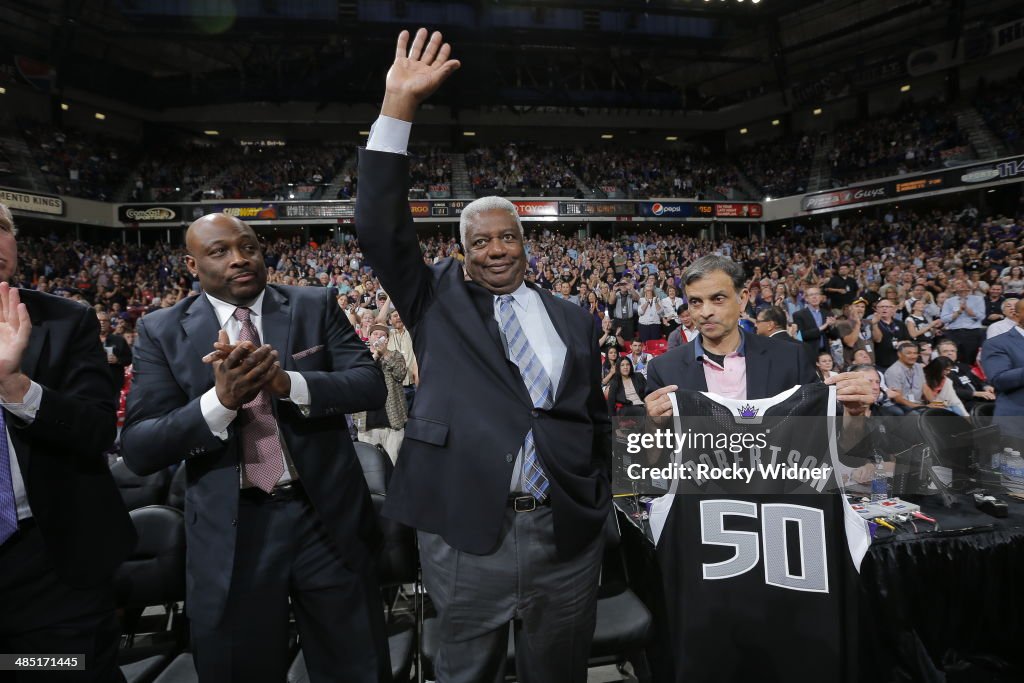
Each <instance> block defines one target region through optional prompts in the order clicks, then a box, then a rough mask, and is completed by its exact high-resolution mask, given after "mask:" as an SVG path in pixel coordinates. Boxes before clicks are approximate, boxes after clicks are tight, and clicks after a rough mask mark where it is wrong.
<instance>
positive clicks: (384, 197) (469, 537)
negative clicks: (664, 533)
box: [356, 149, 611, 557]
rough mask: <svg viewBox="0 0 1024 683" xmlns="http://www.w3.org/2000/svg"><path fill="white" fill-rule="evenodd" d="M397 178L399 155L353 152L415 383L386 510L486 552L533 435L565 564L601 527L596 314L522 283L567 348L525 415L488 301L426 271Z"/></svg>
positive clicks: (445, 269) (523, 393)
mask: <svg viewBox="0 0 1024 683" xmlns="http://www.w3.org/2000/svg"><path fill="white" fill-rule="evenodd" d="M408 179H409V159H408V157H407V156H405V155H402V154H389V153H385V152H374V151H370V150H365V149H361V150H359V197H358V199H357V201H356V230H357V231H358V235H359V244H360V247H361V248H362V250H363V253H364V254H365V255H366V260H367V262H368V263H369V264H370V265H372V266H373V269H374V272H375V273H376V274H377V275H378V277H379V278H380V281H381V283H382V284H383V285H384V288H385V289H386V290H387V291H388V294H389V295H390V296H391V299H392V301H394V303H395V308H396V309H397V310H398V312H399V314H400V315H401V316H402V321H403V322H404V323H405V325H406V327H407V328H409V330H410V332H411V334H412V342H413V350H414V351H415V353H416V360H417V363H418V366H419V375H420V384H419V387H418V388H417V390H416V400H415V401H413V404H412V414H411V415H410V416H409V421H408V422H407V423H406V425H405V441H404V442H403V443H402V450H401V452H400V453H399V456H398V462H397V464H396V467H395V472H394V474H393V475H392V478H391V484H390V486H389V488H388V496H387V501H386V503H385V505H384V514H385V515H387V516H389V517H391V518H393V519H395V520H397V521H399V522H402V523H404V524H407V525H409V526H413V527H416V528H418V529H422V530H424V531H428V532H432V533H436V534H439V535H441V536H442V537H443V538H444V539H445V541H446V542H447V543H448V544H449V545H451V546H453V547H455V548H458V549H459V550H463V551H466V552H471V553H476V554H486V553H489V552H492V551H493V550H494V549H495V548H497V547H498V545H499V543H500V541H501V531H502V525H503V523H504V520H505V511H506V508H507V503H506V501H507V498H508V494H509V485H510V483H511V481H512V471H513V468H514V463H515V456H516V454H517V453H518V452H519V449H520V448H521V447H522V445H523V440H524V438H525V437H526V433H527V432H528V431H529V430H530V429H533V435H534V441H535V442H536V445H537V454H538V457H539V459H540V461H541V464H542V466H543V468H544V471H545V473H546V474H547V476H548V480H549V482H550V488H549V495H550V498H551V509H552V514H553V518H554V532H555V543H556V545H557V548H558V552H559V554H560V555H562V556H563V557H571V556H573V555H575V554H577V553H578V552H579V551H580V550H581V549H582V548H584V547H586V546H587V545H588V544H589V543H590V542H591V541H593V539H594V538H595V537H596V536H597V534H598V533H600V532H601V529H602V527H603V525H604V523H605V520H606V519H607V517H608V512H609V510H610V505H611V497H610V486H609V481H608V472H609V458H610V448H611V441H610V436H611V421H610V419H609V417H608V410H607V407H606V404H605V399H604V396H603V394H602V392H601V374H600V373H601V355H600V351H599V349H598V347H597V339H598V330H597V329H596V326H595V324H594V319H593V317H592V316H591V315H590V314H589V313H588V312H586V311H585V310H583V309H582V308H580V307H579V306H577V305H575V304H571V303H569V302H567V301H563V300H561V299H556V298H555V297H553V296H551V295H550V294H548V293H547V292H543V291H540V290H537V288H536V287H535V286H534V287H533V289H535V290H537V291H539V292H540V296H541V300H542V301H543V304H544V307H545V309H546V311H547V313H548V316H549V317H550V318H551V322H552V324H553V325H554V327H555V330H556V332H557V333H558V335H559V336H560V337H561V339H562V341H563V342H564V343H565V346H566V356H565V361H564V367H563V370H562V377H561V380H560V382H559V385H558V387H557V388H556V391H555V396H554V404H553V405H552V407H551V408H550V409H548V410H538V409H534V407H533V402H532V401H531V399H530V394H529V392H528V391H527V389H526V386H525V385H524V384H523V380H522V377H521V376H520V374H519V369H518V368H517V367H516V365H515V364H513V363H512V362H511V361H509V360H508V359H507V357H506V350H505V345H504V343H503V342H502V340H501V336H500V333H499V330H498V324H497V322H496V321H495V320H494V298H493V295H492V294H491V293H490V292H488V291H487V290H486V289H484V288H483V287H481V286H479V285H477V284H475V283H473V282H469V281H467V280H466V277H465V271H464V270H463V268H462V264H461V263H460V262H459V261H456V260H453V259H443V260H442V261H441V262H440V263H437V264H436V265H433V266H427V265H426V264H425V263H424V261H423V253H422V251H421V250H420V244H419V240H418V239H417V237H416V230H415V226H414V224H413V221H412V216H411V214H410V212H409V201H408V194H407V193H408Z"/></svg>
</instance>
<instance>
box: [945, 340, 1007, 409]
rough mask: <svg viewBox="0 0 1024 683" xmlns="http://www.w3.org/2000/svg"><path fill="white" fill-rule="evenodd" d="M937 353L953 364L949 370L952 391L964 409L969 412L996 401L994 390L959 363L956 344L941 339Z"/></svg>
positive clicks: (966, 366) (965, 365)
mask: <svg viewBox="0 0 1024 683" xmlns="http://www.w3.org/2000/svg"><path fill="white" fill-rule="evenodd" d="M937 351H938V352H939V356H940V357H943V358H947V359H949V361H950V362H952V364H953V365H952V366H951V369H950V377H951V378H952V382H953V391H955V392H956V395H957V396H958V397H959V398H960V402H961V403H963V404H964V407H965V408H967V409H968V410H971V409H972V408H973V407H974V406H975V405H976V404H978V403H985V402H991V401H994V400H996V394H995V389H993V388H992V386H991V385H989V384H985V383H984V382H982V381H981V379H980V378H979V377H978V376H977V375H976V374H974V370H973V369H972V368H971V366H970V365H968V364H967V363H961V362H959V360H958V357H957V347H956V342H954V341H953V340H951V339H943V340H942V341H940V342H939V345H938V349H937Z"/></svg>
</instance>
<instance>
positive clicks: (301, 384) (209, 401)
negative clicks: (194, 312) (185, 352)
mask: <svg viewBox="0 0 1024 683" xmlns="http://www.w3.org/2000/svg"><path fill="white" fill-rule="evenodd" d="M265 294H266V290H263V291H262V292H260V295H259V296H258V297H256V300H255V301H253V302H252V303H251V304H249V306H248V308H249V321H250V322H252V324H253V327H255V328H256V334H258V335H259V337H260V340H261V341H262V340H263V338H264V337H263V297H264V295H265ZM204 296H205V297H206V298H207V299H208V300H209V302H210V305H211V306H213V312H214V313H215V314H216V315H217V322H218V323H220V326H221V329H223V330H224V331H226V332H227V333H228V340H229V341H230V342H231V343H232V344H235V343H237V342H238V336H239V334H240V333H241V331H242V323H241V322H240V321H239V320H238V319H237V318H235V309H236V308H238V306H235V305H234V304H229V303H227V302H226V301H221V300H220V299H218V298H216V297H213V296H210V295H209V293H206V294H204ZM212 348H213V346H212V342H211V349H212ZM276 351H277V352H278V353H285V352H286V349H276ZM286 372H287V375H288V377H289V378H290V379H291V383H292V388H291V391H290V392H289V394H288V399H287V400H289V401H291V402H292V403H294V404H296V405H297V406H299V408H300V409H301V408H305V407H308V406H309V385H308V384H307V383H306V378H305V377H303V376H302V373H299V372H294V371H290V370H289V371H286ZM199 409H200V410H201V411H202V413H203V419H204V420H206V424H207V426H208V427H209V428H210V431H211V432H213V435H214V436H216V437H217V438H219V439H220V440H221V441H227V439H228V427H229V426H230V425H231V423H232V422H233V421H234V419H235V417H237V416H238V411H237V410H232V409H230V408H227V407H225V406H224V404H223V403H221V402H220V399H219V398H218V397H217V387H215V386H214V387H210V389H209V390H208V391H207V392H206V393H205V394H203V395H202V397H200V399H199ZM278 435H279V436H280V431H279V432H278ZM281 452H282V453H283V457H284V465H285V467H284V474H282V475H281V478H280V479H279V480H278V483H280V484H283V483H286V482H289V481H291V480H292V479H298V474H297V473H296V472H295V466H294V465H293V464H292V462H291V458H290V457H289V456H288V446H287V445H286V444H285V442H284V439H281ZM244 475H245V471H244V470H243V471H242V476H243V479H244ZM248 486H249V484H248V483H247V482H245V481H243V482H242V488H246V487H248Z"/></svg>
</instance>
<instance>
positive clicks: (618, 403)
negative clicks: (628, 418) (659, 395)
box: [608, 356, 647, 416]
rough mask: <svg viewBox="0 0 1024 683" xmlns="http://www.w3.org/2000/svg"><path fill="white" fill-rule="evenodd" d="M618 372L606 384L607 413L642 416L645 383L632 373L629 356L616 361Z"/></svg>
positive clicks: (638, 374)
mask: <svg viewBox="0 0 1024 683" xmlns="http://www.w3.org/2000/svg"><path fill="white" fill-rule="evenodd" d="M617 367H618V372H617V373H615V374H614V375H612V378H611V381H609V382H608V413H609V414H610V415H612V416H615V415H642V414H643V405H644V395H645V393H646V387H647V384H646V381H645V379H644V376H643V375H642V374H640V373H639V372H634V370H633V363H632V361H631V360H630V357H629V356H623V357H621V358H620V359H619V360H618V365H617Z"/></svg>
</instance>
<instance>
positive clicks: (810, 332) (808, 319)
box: [793, 308, 832, 365]
mask: <svg viewBox="0 0 1024 683" xmlns="http://www.w3.org/2000/svg"><path fill="white" fill-rule="evenodd" d="M820 310H821V320H822V322H824V321H825V318H827V317H828V316H830V315H832V314H831V313H830V312H828V311H826V310H825V309H820ZM793 322H794V323H796V326H797V327H798V328H799V329H800V336H801V337H803V340H804V353H805V354H806V355H807V356H808V358H809V359H810V362H811V365H814V362H815V361H816V360H817V359H818V352H819V351H822V350H827V349H828V346H827V343H826V348H825V349H822V348H821V338H822V337H825V339H828V338H829V337H830V336H831V333H832V328H829V329H827V330H825V331H824V332H822V331H821V330H819V329H818V324H817V323H815V322H814V316H813V315H811V312H810V310H808V309H806V308H801V309H800V310H799V311H796V312H795V313H793Z"/></svg>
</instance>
